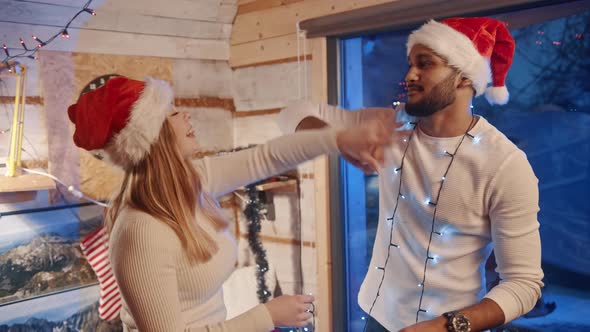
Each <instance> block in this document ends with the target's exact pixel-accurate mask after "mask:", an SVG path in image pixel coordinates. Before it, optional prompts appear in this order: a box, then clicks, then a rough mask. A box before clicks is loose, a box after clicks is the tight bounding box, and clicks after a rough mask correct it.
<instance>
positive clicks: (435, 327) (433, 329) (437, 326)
mask: <svg viewBox="0 0 590 332" xmlns="http://www.w3.org/2000/svg"><path fill="white" fill-rule="evenodd" d="M446 325H447V319H446V318H444V317H442V316H440V317H437V318H435V319H432V320H427V321H424V322H420V323H418V324H414V325H410V326H408V327H406V328H403V329H401V330H400V331H399V332H447V327H446Z"/></svg>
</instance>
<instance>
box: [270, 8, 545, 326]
mask: <svg viewBox="0 0 590 332" xmlns="http://www.w3.org/2000/svg"><path fill="white" fill-rule="evenodd" d="M407 52H408V61H409V65H410V67H409V70H408V73H407V75H406V83H407V87H408V100H407V103H406V104H405V110H404V109H402V108H398V110H396V111H392V110H385V109H365V110H361V111H358V112H344V111H342V110H341V109H339V108H336V107H332V106H329V105H314V104H311V103H302V104H299V105H296V106H293V107H289V108H287V109H285V110H284V111H283V112H282V113H281V115H280V117H279V122H280V125H281V126H282V127H283V128H284V130H287V131H290V130H294V129H295V128H297V129H306V128H311V127H321V126H324V125H326V124H327V125H330V126H335V127H348V126H353V125H355V124H357V123H359V122H362V121H365V120H367V119H371V118H375V117H382V118H389V117H392V116H395V117H396V118H397V119H398V120H402V119H408V118H409V120H403V121H406V122H407V124H411V126H410V129H411V131H410V132H405V131H400V132H398V133H397V134H396V136H397V138H398V139H396V140H395V141H396V142H397V143H395V144H393V145H392V146H391V147H390V148H388V149H385V150H384V151H375V155H376V156H381V155H382V154H384V158H385V167H383V168H381V169H379V170H378V172H379V195H380V204H379V205H380V208H379V209H380V212H379V214H380V217H379V225H378V229H377V236H376V239H375V243H374V247H373V256H372V259H371V264H370V267H369V270H368V272H367V275H366V277H365V280H364V282H363V285H362V286H361V290H360V293H359V298H358V300H359V304H360V306H361V308H362V309H363V310H365V311H366V312H367V313H369V316H370V317H369V319H368V322H367V325H366V326H365V329H366V330H367V331H399V330H402V331H404V332H408V331H461V332H464V331H482V330H486V329H489V328H493V327H495V326H499V325H501V324H503V323H505V322H508V321H511V320H513V319H515V318H517V317H519V316H522V315H524V314H525V313H527V312H528V311H529V310H530V309H531V308H533V306H534V305H535V303H536V302H537V299H538V298H539V297H540V294H541V291H540V289H541V287H542V286H543V283H542V282H541V279H542V278H543V272H542V270H541V246H540V238H539V232H538V228H539V224H538V221H537V212H538V210H539V206H538V181H537V178H536V177H535V175H534V173H533V170H532V168H531V166H530V164H529V163H528V161H527V159H526V156H525V154H524V153H523V152H522V151H521V150H519V149H518V148H517V147H516V146H515V145H514V144H513V143H511V142H510V140H508V139H507V138H506V137H505V136H504V135H503V134H502V133H500V132H499V131H498V130H497V129H496V128H495V127H493V126H492V125H491V124H490V123H488V122H487V121H486V120H485V119H484V118H482V117H479V116H474V115H472V114H471V109H470V106H471V101H472V98H474V97H478V96H480V95H482V94H484V92H485V94H486V98H487V99H488V101H490V103H497V104H503V103H506V102H507V101H508V91H507V89H506V87H505V85H504V81H505V78H506V75H507V72H508V69H509V67H510V65H511V64H512V57H513V55H514V40H513V38H512V37H511V36H510V33H509V32H508V30H507V29H506V27H505V25H504V23H502V22H499V21H496V20H492V19H488V18H452V19H447V20H445V21H442V22H436V21H430V22H428V23H426V24H424V25H423V26H422V27H421V28H419V29H418V30H416V31H414V32H413V33H412V34H411V35H410V36H409V39H408V44H407ZM489 83H493V86H492V87H489V88H486V87H487V85H488V84H489ZM412 127H413V129H412ZM377 159H380V158H377ZM349 161H351V162H352V163H354V164H355V165H358V166H359V167H361V168H363V169H364V170H365V171H371V170H372V168H371V166H370V165H367V164H361V163H359V162H358V161H356V160H354V159H351V160H349ZM492 249H494V251H495V255H496V261H497V264H498V267H497V271H498V272H499V274H500V277H501V279H502V282H501V283H500V284H499V285H498V286H496V287H494V288H493V289H491V290H490V291H489V292H487V294H486V288H485V280H484V279H485V277H484V264H485V261H486V258H487V257H488V256H489V255H490V252H491V250H492Z"/></svg>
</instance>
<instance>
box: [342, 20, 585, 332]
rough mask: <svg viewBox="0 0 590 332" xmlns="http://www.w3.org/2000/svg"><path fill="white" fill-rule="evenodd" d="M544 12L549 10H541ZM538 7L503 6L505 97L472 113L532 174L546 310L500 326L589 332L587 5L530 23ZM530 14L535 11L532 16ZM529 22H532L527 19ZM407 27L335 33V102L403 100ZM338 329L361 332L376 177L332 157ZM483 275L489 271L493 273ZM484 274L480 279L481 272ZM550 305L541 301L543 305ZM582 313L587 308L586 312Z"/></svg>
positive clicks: (353, 105) (481, 103)
mask: <svg viewBox="0 0 590 332" xmlns="http://www.w3.org/2000/svg"><path fill="white" fill-rule="evenodd" d="M546 10H551V9H546ZM538 14H539V11H538V10H528V11H521V12H515V13H510V14H509V15H505V16H503V18H506V17H509V18H510V20H509V22H510V23H511V25H509V27H511V26H516V27H517V28H512V29H511V32H512V34H513V36H514V37H515V40H516V44H517V48H516V54H515V58H514V64H513V66H512V69H511V71H510V72H509V75H508V78H507V86H508V90H509V91H510V93H511V100H510V102H509V103H508V104H507V105H505V106H501V107H498V106H494V107H491V106H489V105H488V104H487V102H486V101H485V99H484V98H483V97H482V98H476V99H475V100H474V103H473V109H474V112H475V113H477V114H479V115H482V116H483V117H485V118H486V119H487V120H488V121H490V122H491V123H492V124H493V125H494V126H496V127H497V128H498V129H499V130H500V131H502V132H503V133H504V134H505V135H506V136H507V137H508V138H510V139H511V140H512V141H513V142H515V143H516V144H517V145H518V146H519V147H520V148H521V149H522V150H523V151H524V152H525V153H526V154H527V157H528V159H529V161H530V163H531V165H532V167H533V169H534V171H535V174H536V175H537V177H538V178H539V189H540V207H541V210H540V213H539V222H540V224H541V238H542V248H543V268H544V272H545V280H544V281H545V284H546V288H545V289H544V295H543V300H544V301H545V303H550V302H555V303H556V304H557V307H556V309H555V311H553V312H552V313H550V314H548V315H546V316H543V317H537V318H521V319H518V320H516V321H514V322H513V323H512V324H510V326H509V327H506V328H507V329H508V330H510V331H586V330H588V331H590V315H589V314H586V315H582V314H580V311H579V310H580V309H581V308H585V309H583V310H588V309H587V308H590V285H589V283H588V280H590V255H588V254H587V248H588V247H589V246H590V203H589V201H588V200H589V199H590V57H589V55H590V11H581V12H578V13H576V14H575V15H568V16H562V17H558V18H555V17H554V18H552V19H549V20H544V21H541V22H539V19H538ZM532 15H535V17H532ZM531 22H532V23H531ZM407 35H408V31H393V32H387V33H382V34H377V35H365V36H361V37H354V38H343V39H341V40H340V42H339V52H340V59H341V62H340V75H341V86H340V104H341V106H343V107H344V108H347V109H357V108H361V107H369V106H381V107H383V106H389V105H391V104H392V102H395V101H404V100H405V91H404V85H403V84H400V83H402V82H403V81H404V76H405V74H406V70H407V68H408V65H407V60H406V46H405V44H406V40H407ZM341 170H342V173H341V177H342V183H343V185H342V190H343V192H342V197H343V209H342V212H343V216H344V220H345V221H344V225H343V227H344V232H343V233H344V251H345V252H344V254H345V255H344V256H345V260H344V264H345V272H346V278H345V282H346V307H347V313H346V319H347V329H348V331H362V326H363V324H364V318H365V316H366V314H365V313H364V312H363V311H362V310H361V309H360V307H359V306H358V304H357V294H358V291H359V287H360V285H361V283H362V281H363V278H364V276H365V273H366V271H367V268H368V264H369V261H370V258H371V254H372V246H373V240H374V238H375V232H376V229H377V223H378V188H377V181H376V176H373V175H368V176H365V175H363V174H362V173H361V172H360V171H358V170H356V169H354V168H353V167H352V166H350V165H348V164H346V163H345V162H341ZM490 272H491V273H490V274H489V276H488V279H489V278H493V277H494V275H493V271H490ZM488 281H489V280H488ZM549 308H550V307H549ZM586 312H588V311H586Z"/></svg>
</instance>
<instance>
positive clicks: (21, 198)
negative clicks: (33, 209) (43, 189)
mask: <svg viewBox="0 0 590 332" xmlns="http://www.w3.org/2000/svg"><path fill="white" fill-rule="evenodd" d="M35 198H37V191H17V192H6V193H3V192H0V204H13V203H21V202H26V201H32V200H34V199H35Z"/></svg>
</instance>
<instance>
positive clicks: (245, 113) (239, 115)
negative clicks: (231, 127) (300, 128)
mask: <svg viewBox="0 0 590 332" xmlns="http://www.w3.org/2000/svg"><path fill="white" fill-rule="evenodd" d="M280 112H281V108H273V109H269V110H255V111H240V112H235V113H234V114H233V116H234V118H245V117H248V116H258V115H268V114H278V113H280Z"/></svg>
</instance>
